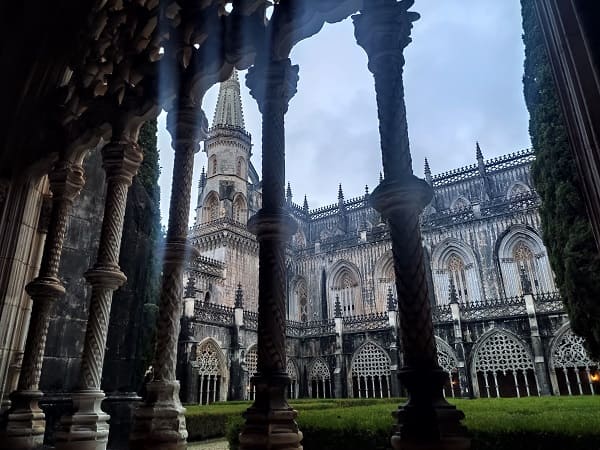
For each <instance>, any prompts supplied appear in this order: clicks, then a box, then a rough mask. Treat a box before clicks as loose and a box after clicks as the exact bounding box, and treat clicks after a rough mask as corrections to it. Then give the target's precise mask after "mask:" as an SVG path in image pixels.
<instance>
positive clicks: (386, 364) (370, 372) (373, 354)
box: [352, 342, 391, 377]
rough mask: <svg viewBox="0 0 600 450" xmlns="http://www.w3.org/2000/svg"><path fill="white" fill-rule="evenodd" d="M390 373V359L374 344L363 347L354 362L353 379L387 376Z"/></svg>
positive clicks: (369, 343) (370, 343) (368, 343)
mask: <svg viewBox="0 0 600 450" xmlns="http://www.w3.org/2000/svg"><path fill="white" fill-rule="evenodd" d="M390 373H391V372H390V358H389V357H388V355H386V354H385V352H384V351H383V350H382V349H381V348H380V347H378V346H377V345H375V344H373V343H372V342H367V343H366V344H365V345H363V347H362V349H360V350H359V352H358V353H357V354H356V356H355V357H354V361H352V376H353V377H371V376H387V375H390Z"/></svg>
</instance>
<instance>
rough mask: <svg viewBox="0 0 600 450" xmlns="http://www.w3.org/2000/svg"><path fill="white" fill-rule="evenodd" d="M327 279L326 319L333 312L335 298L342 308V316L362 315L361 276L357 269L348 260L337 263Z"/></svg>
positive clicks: (332, 314) (362, 284) (331, 315)
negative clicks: (327, 300) (337, 298)
mask: <svg viewBox="0 0 600 450" xmlns="http://www.w3.org/2000/svg"><path fill="white" fill-rule="evenodd" d="M327 279H328V283H329V286H328V292H329V302H328V305H327V306H328V317H333V316H334V312H335V301H336V297H339V299H340V304H341V306H342V315H344V316H354V315H360V314H363V313H364V307H363V295H362V287H363V286H364V283H363V280H362V276H361V274H360V271H359V270H358V267H356V265H354V264H353V263H351V262H350V261H348V260H339V261H337V262H336V263H335V264H334V265H333V266H332V267H331V269H330V270H329V276H328V277H327Z"/></svg>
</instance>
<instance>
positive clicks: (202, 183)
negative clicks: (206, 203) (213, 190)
mask: <svg viewBox="0 0 600 450" xmlns="http://www.w3.org/2000/svg"><path fill="white" fill-rule="evenodd" d="M204 186H206V171H205V169H204V166H202V173H201V174H200V183H199V187H200V190H202V189H203V188H204Z"/></svg>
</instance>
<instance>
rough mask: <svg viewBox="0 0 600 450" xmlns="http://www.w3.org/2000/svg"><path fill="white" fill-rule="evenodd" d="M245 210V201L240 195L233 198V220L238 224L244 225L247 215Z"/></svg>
mask: <svg viewBox="0 0 600 450" xmlns="http://www.w3.org/2000/svg"><path fill="white" fill-rule="evenodd" d="M247 211H248V210H247V208H246V200H245V199H244V197H243V196H242V195H241V194H240V195H238V196H237V197H236V198H235V201H234V202H233V220H235V221H236V222H239V223H246V222H247V220H248V217H247V216H248V213H247Z"/></svg>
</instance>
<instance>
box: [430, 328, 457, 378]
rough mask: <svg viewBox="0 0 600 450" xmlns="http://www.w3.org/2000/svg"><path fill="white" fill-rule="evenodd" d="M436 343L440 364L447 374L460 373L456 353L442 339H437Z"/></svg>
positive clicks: (437, 337)
mask: <svg viewBox="0 0 600 450" xmlns="http://www.w3.org/2000/svg"><path fill="white" fill-rule="evenodd" d="M435 343H436V346H437V353H438V364H439V365H440V367H441V368H442V370H443V371H444V372H446V373H454V372H456V371H458V357H457V356H456V352H455V351H454V350H453V349H452V347H450V344H448V343H447V342H446V341H445V340H443V339H442V338H441V337H439V336H436V337H435Z"/></svg>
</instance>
